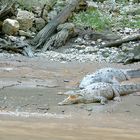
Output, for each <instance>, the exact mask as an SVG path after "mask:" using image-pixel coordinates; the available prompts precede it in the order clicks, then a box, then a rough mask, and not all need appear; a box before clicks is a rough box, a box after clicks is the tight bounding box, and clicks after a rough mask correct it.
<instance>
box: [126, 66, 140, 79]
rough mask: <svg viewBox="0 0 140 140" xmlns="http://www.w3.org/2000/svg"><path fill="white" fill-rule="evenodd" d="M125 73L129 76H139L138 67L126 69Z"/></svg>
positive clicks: (139, 70) (139, 69)
mask: <svg viewBox="0 0 140 140" xmlns="http://www.w3.org/2000/svg"><path fill="white" fill-rule="evenodd" d="M125 74H126V75H127V76H128V77H129V79H130V78H140V68H138V69H127V70H126V71H125Z"/></svg>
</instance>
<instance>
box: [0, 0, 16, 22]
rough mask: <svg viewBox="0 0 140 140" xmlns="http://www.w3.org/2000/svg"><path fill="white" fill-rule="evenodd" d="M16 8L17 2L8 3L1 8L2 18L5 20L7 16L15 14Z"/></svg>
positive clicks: (0, 14) (0, 17)
mask: <svg viewBox="0 0 140 140" xmlns="http://www.w3.org/2000/svg"><path fill="white" fill-rule="evenodd" d="M15 13H16V8H15V3H10V4H9V3H7V4H6V5H5V6H4V7H3V8H2V9H1V10H0V20H4V19H6V18H7V16H12V15H15Z"/></svg>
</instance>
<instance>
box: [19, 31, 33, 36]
mask: <svg viewBox="0 0 140 140" xmlns="http://www.w3.org/2000/svg"><path fill="white" fill-rule="evenodd" d="M18 33H19V35H20V36H25V37H29V38H32V34H31V33H29V32H25V31H23V30H19V32H18Z"/></svg>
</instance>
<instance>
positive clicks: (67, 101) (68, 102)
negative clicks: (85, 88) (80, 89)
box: [58, 95, 77, 105]
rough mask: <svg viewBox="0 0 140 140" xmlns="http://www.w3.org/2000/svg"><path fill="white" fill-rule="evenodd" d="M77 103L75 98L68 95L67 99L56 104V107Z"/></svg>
mask: <svg viewBox="0 0 140 140" xmlns="http://www.w3.org/2000/svg"><path fill="white" fill-rule="evenodd" d="M75 103H77V96H75V95H70V96H69V97H68V98H66V99H64V100H63V101H62V102H60V103H58V105H71V104H75Z"/></svg>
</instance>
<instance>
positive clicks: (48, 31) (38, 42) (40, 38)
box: [31, 0, 84, 49]
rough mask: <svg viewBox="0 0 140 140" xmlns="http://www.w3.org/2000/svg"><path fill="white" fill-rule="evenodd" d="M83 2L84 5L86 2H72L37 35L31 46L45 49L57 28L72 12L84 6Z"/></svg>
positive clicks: (76, 0)
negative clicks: (44, 46)
mask: <svg viewBox="0 0 140 140" xmlns="http://www.w3.org/2000/svg"><path fill="white" fill-rule="evenodd" d="M81 1H83V3H84V0H71V2H70V3H69V4H68V5H67V6H66V7H64V9H63V10H62V11H61V12H60V13H59V14H58V15H57V16H56V17H55V18H54V19H53V20H52V21H50V23H49V24H47V25H46V26H45V27H44V28H43V29H42V30H41V31H40V32H39V33H38V34H37V35H36V37H35V38H34V39H33V40H32V41H31V44H32V45H35V47H34V49H37V48H41V47H43V45H44V44H45V42H46V41H48V40H49V38H50V37H51V36H52V35H53V34H54V33H55V32H56V29H57V26H58V25H59V24H62V23H64V22H65V21H66V20H67V19H68V18H69V17H70V15H71V14H72V12H73V11H74V10H75V9H76V8H77V7H78V6H79V5H82V4H81Z"/></svg>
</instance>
